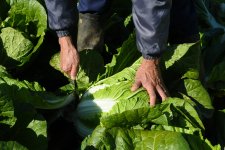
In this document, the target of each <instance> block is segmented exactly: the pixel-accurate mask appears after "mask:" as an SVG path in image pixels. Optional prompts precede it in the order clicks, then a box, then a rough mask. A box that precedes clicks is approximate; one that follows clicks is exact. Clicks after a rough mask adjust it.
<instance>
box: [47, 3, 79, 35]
mask: <svg viewBox="0 0 225 150" xmlns="http://www.w3.org/2000/svg"><path fill="white" fill-rule="evenodd" d="M74 4H75V3H74V2H73V1H72V0H45V5H46V8H47V14H48V25H49V28H50V29H52V30H55V31H56V33H57V35H58V37H62V36H65V35H69V34H70V33H69V31H70V28H71V27H72V25H73V24H74V23H75V19H76V17H75V10H76V9H75V5H74Z"/></svg>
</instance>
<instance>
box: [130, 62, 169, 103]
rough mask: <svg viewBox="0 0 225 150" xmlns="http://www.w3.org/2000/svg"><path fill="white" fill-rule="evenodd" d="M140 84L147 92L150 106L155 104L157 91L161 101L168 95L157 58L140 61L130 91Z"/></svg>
mask: <svg viewBox="0 0 225 150" xmlns="http://www.w3.org/2000/svg"><path fill="white" fill-rule="evenodd" d="M141 86H143V87H144V88H145V89H146V90H147V92H148V94H149V97H150V106H154V105H155V104H156V94H157V93H158V94H159V96H160V97H161V98H162V100H163V101H164V100H165V99H166V98H167V97H168V96H169V94H168V92H167V90H166V87H165V85H164V82H163V79H162V76H161V72H160V68H159V59H150V60H147V59H144V60H143V61H142V63H141V65H140V67H139V68H138V70H137V72H136V77H135V83H134V84H133V86H132V88H131V91H136V90H137V89H138V88H140V87H141Z"/></svg>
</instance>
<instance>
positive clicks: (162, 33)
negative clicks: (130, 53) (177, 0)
mask: <svg viewBox="0 0 225 150" xmlns="http://www.w3.org/2000/svg"><path fill="white" fill-rule="evenodd" d="M171 4H172V0H151V1H149V0H133V10H132V12H133V21H134V25H135V29H136V38H137V47H138V50H139V51H140V52H141V53H142V55H143V57H144V58H145V59H150V58H157V57H159V56H160V55H161V54H162V52H163V51H164V50H165V49H166V46H167V40H168V33H169V22H170V9H171Z"/></svg>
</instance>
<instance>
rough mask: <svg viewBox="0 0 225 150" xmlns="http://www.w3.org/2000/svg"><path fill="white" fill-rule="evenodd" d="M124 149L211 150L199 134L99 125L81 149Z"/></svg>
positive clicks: (210, 146)
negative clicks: (109, 127)
mask: <svg viewBox="0 0 225 150" xmlns="http://www.w3.org/2000/svg"><path fill="white" fill-rule="evenodd" d="M90 148H92V149H101V150H103V149H108V150H111V149H121V150H122V149H123V150H130V149H134V150H148V149H151V150H159V149H162V150H165V149H167V150H180V149H182V150H211V149H212V148H214V149H217V150H219V148H220V147H219V146H218V147H213V146H212V145H210V143H209V142H207V141H204V140H202V139H201V138H199V137H198V136H194V135H186V134H181V133H178V132H170V131H147V130H138V129H126V128H118V127H115V128H111V129H105V128H104V127H101V126H98V127H97V128H96V129H95V131H94V132H93V134H92V135H91V136H88V137H87V138H86V139H85V140H84V141H83V142H82V146H81V149H82V150H84V149H90Z"/></svg>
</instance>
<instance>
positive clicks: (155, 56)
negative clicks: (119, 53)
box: [142, 54, 161, 60]
mask: <svg viewBox="0 0 225 150" xmlns="http://www.w3.org/2000/svg"><path fill="white" fill-rule="evenodd" d="M142 57H143V58H144V59H148V60H151V59H159V58H160V57H161V55H144V54H142Z"/></svg>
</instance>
